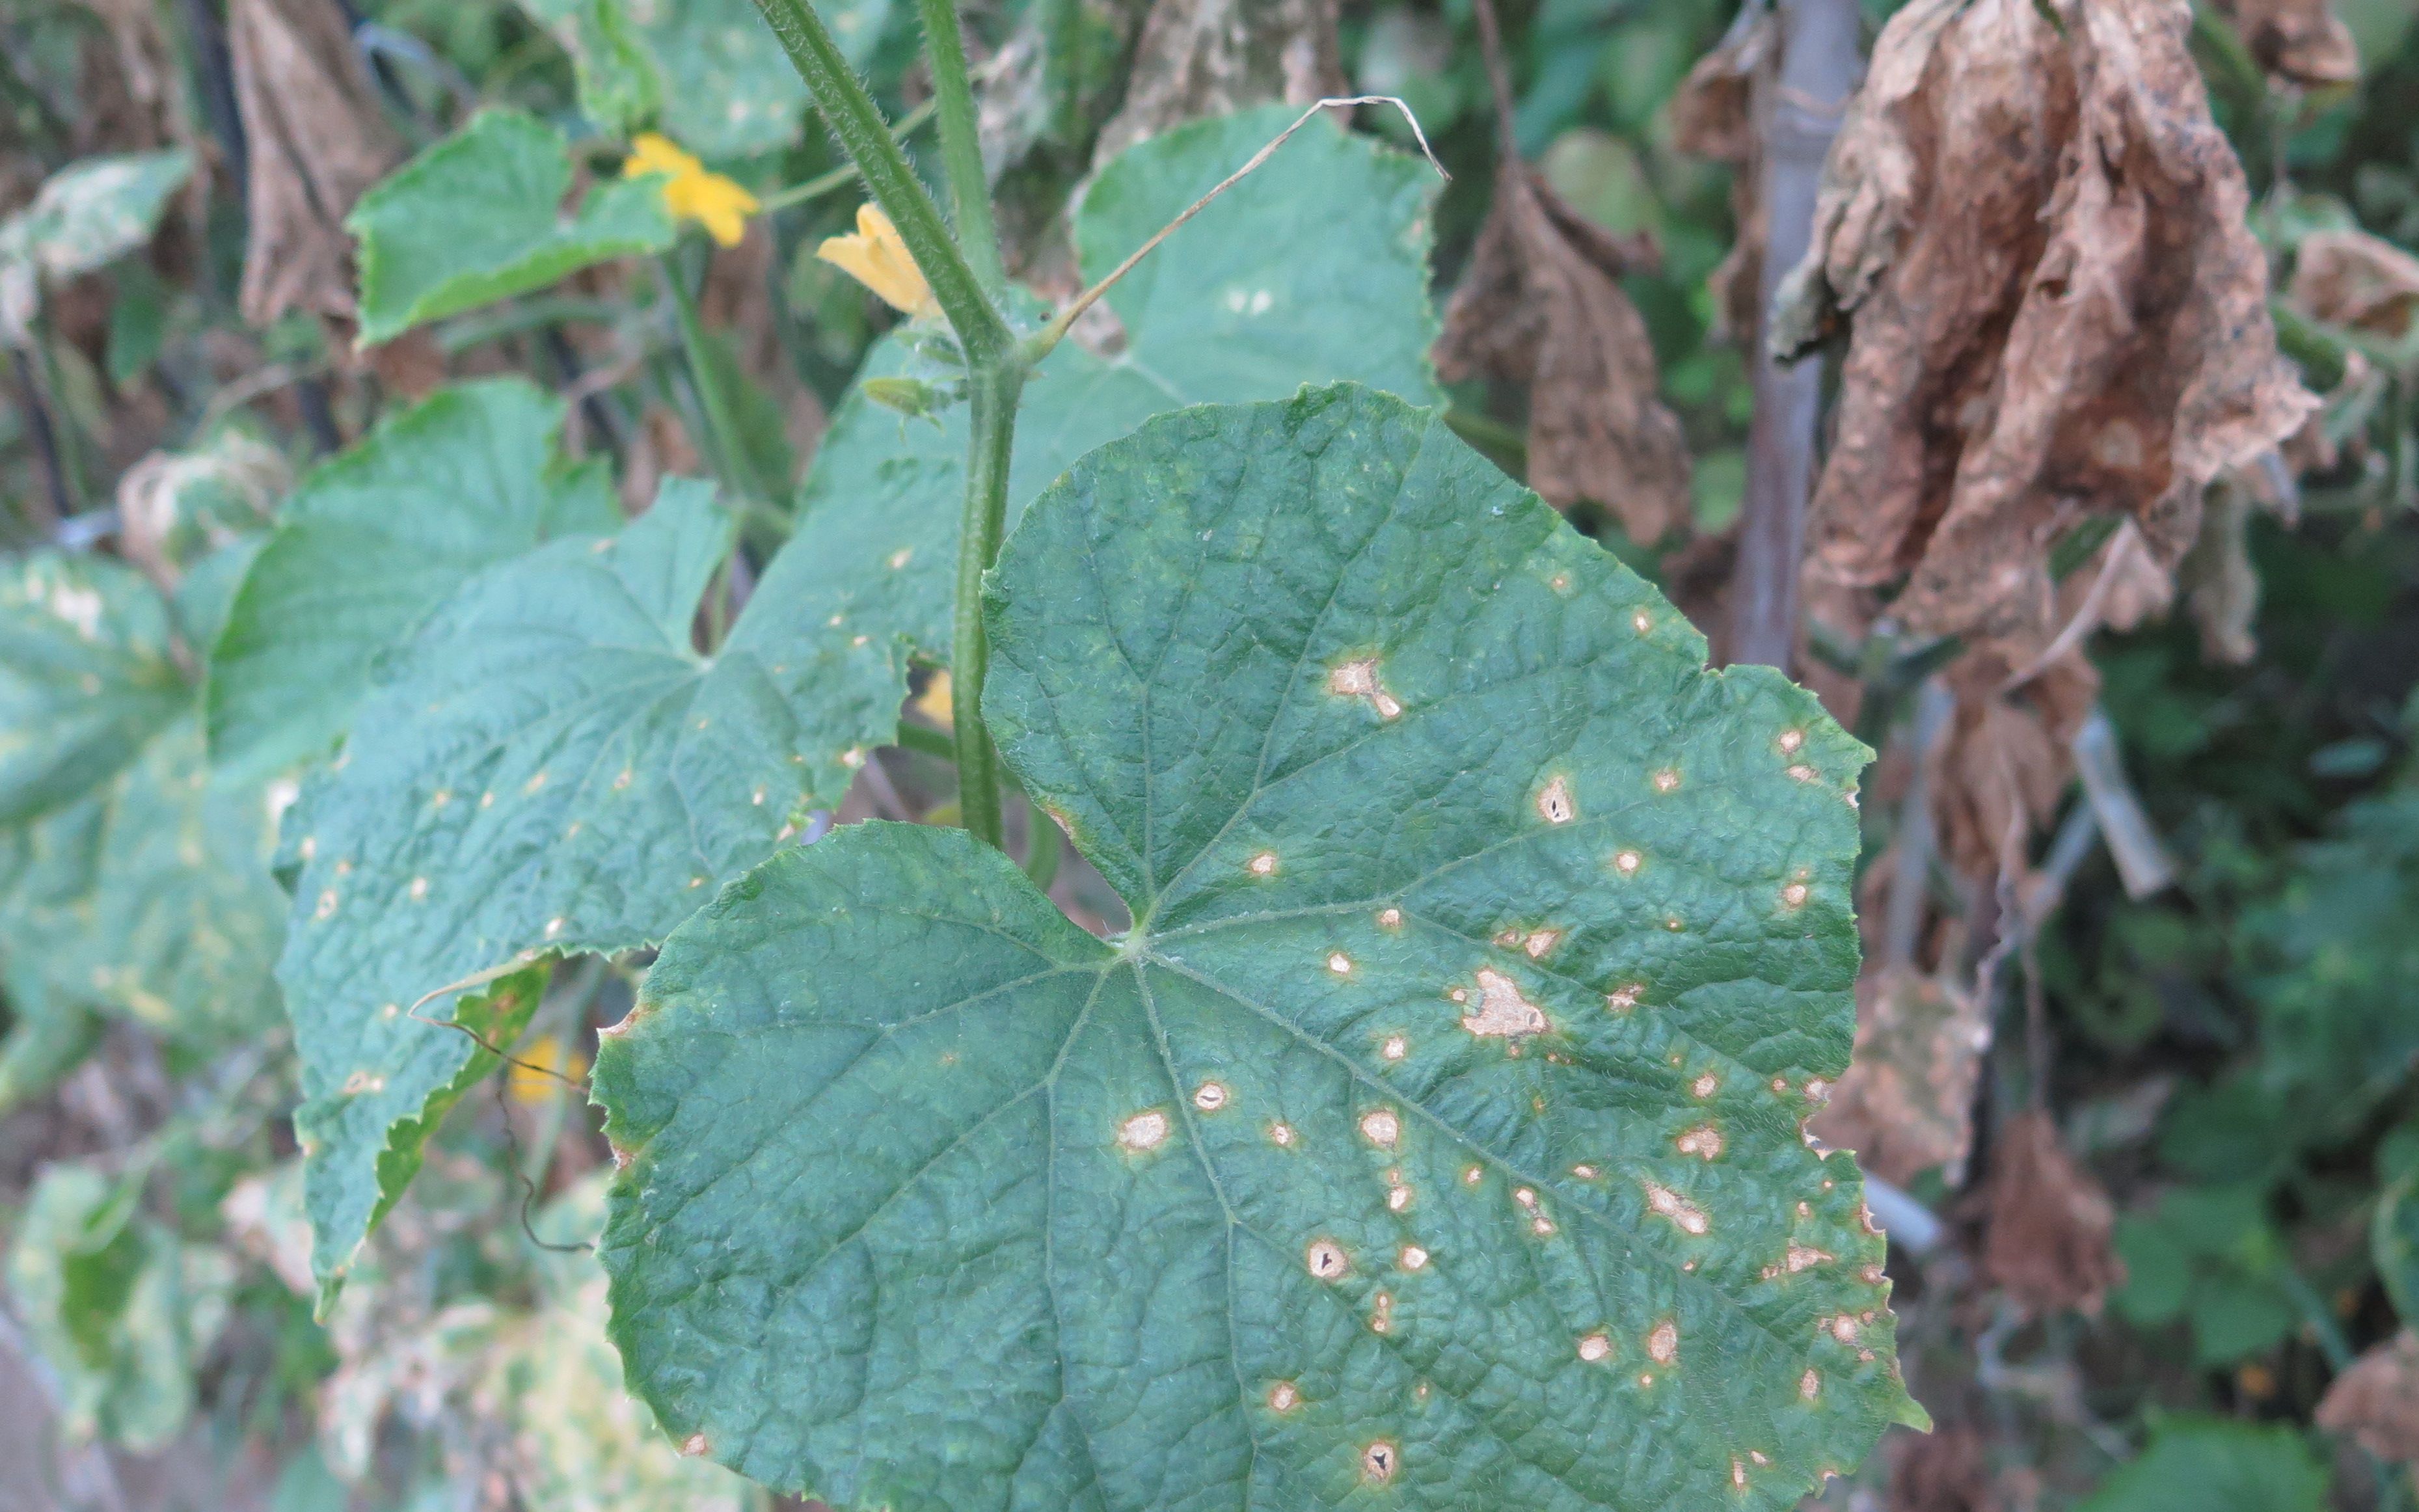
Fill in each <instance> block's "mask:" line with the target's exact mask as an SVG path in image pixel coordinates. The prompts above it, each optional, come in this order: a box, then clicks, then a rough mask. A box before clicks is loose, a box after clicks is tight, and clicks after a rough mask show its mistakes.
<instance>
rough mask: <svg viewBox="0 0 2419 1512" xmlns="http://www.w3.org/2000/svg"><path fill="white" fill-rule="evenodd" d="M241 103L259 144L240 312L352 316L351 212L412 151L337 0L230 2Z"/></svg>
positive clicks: (254, 146)
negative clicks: (399, 135) (390, 117)
mask: <svg viewBox="0 0 2419 1512" xmlns="http://www.w3.org/2000/svg"><path fill="white" fill-rule="evenodd" d="M227 32H228V39H227V41H228V49H229V51H230V53H231V54H233V57H234V65H235V85H236V100H237V104H238V106H239V109H240V110H241V111H242V114H243V131H244V139H245V141H246V142H247V143H248V144H249V145H250V149H251V164H252V169H251V172H252V181H251V189H250V204H249V206H248V207H247V209H248V212H249V217H250V222H251V226H252V240H251V244H250V245H249V246H247V247H246V248H245V249H244V259H243V295H242V305H243V317H244V318H245V319H246V320H249V321H251V322H252V323H254V325H263V326H265V325H268V324H270V322H272V321H274V320H276V319H277V318H278V317H279V316H283V315H285V314H286V313H287V312H288V311H292V310H304V311H308V312H309V313H311V314H313V315H316V316H321V317H323V318H326V319H331V320H349V319H350V318H351V316H352V313H353V271H352V269H353V263H352V240H351V239H350V238H349V237H347V235H346V234H345V229H344V220H345V216H346V215H347V213H348V212H349V211H350V210H351V209H352V208H353V201H355V200H356V199H359V198H360V197H361V195H362V191H363V190H366V189H367V188H369V187H370V185H372V184H374V183H376V182H377V180H378V179H379V178H381V177H384V176H385V174H386V172H387V170H389V169H390V168H392V167H393V166H394V165H395V163H397V162H400V161H401V160H402V157H403V147H402V144H401V143H400V142H399V141H398V140H397V139H396V137H395V135H394V132H393V129H392V128H390V127H389V126H388V124H387V121H386V117H385V116H384V115H383V114H381V113H380V110H379V107H378V101H377V92H376V90H375V88H374V87H373V86H372V85H371V83H370V80H369V76H368V74H367V72H366V71H365V70H364V69H362V64H361V59H360V57H359V56H358V55H357V54H355V53H354V51H353V44H352V35H351V28H350V27H349V26H348V25H347V23H346V21H345V15H344V12H343V11H342V10H341V9H340V8H338V7H337V6H336V4H335V0H233V4H232V6H231V8H230V13H229V15H228V18H227Z"/></svg>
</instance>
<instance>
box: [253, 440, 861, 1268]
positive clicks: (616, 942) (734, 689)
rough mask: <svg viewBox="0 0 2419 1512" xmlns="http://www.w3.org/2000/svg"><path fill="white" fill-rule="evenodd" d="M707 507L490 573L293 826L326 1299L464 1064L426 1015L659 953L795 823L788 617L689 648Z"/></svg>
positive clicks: (421, 650) (434, 624)
mask: <svg viewBox="0 0 2419 1512" xmlns="http://www.w3.org/2000/svg"><path fill="white" fill-rule="evenodd" d="M732 533H733V526H732V520H731V519H730V517H728V516H727V515H726V514H725V513H724V512H723V511H722V510H720V509H719V508H717V507H716V506H715V505H714V503H713V502H712V490H711V489H710V488H709V487H708V486H706V485H703V484H700V483H696V482H693V481H687V480H673V481H671V482H670V483H669V484H667V486H666V487H665V490H664V493H663V495H662V496H661V497H660V498H659V499H658V500H657V501H656V502H655V507H654V508H653V509H651V510H650V511H648V513H647V514H645V515H643V516H641V517H639V519H638V520H636V521H635V522H633V523H632V524H631V525H630V526H629V527H628V528H627V529H625V530H624V532H622V533H621V534H620V535H619V536H616V537H609V538H603V539H591V538H584V537H582V538H574V539H569V540H563V541H557V542H553V543H551V544H549V545H547V546H544V547H541V548H538V549H537V550H535V551H533V552H532V553H530V554H529V555H527V556H525V557H523V558H521V559H519V560H517V561H515V562H511V563H505V564H503V565H501V566H499V567H496V568H494V569H492V570H490V571H488V572H487V573H485V574H484V575H482V576H480V577H479V578H476V579H473V580H472V581H471V582H470V583H469V584H468V585H466V586H465V587H464V588H463V590H462V591H461V592H460V593H459V594H456V595H455V597H454V598H453V599H452V600H450V601H449V602H448V603H447V604H446V606H445V607H444V609H443V610H442V611H441V612H439V613H438V614H436V615H434V616H432V617H431V618H430V619H429V621H428V623H427V624H426V625H424V627H423V628H422V629H421V631H420V633H419V634H418V635H417V636H416V637H414V638H413V640H411V641H409V642H408V644H407V645H405V646H404V647H402V648H401V649H400V650H398V651H397V652H396V653H395V654H394V655H393V657H392V658H391V664H390V666H389V668H388V669H387V673H388V675H387V678H386V682H385V686H383V687H381V688H380V689H379V690H378V691H377V693H375V694H373V695H372V696H371V698H370V699H369V700H368V701H367V702H364V704H363V705H362V710H361V714H360V717H359V718H358V719H357V720H356V721H355V724H354V728H353V732H352V735H351V738H350V740H349V741H348V743H347V747H346V756H345V758H344V759H343V760H342V761H341V762H339V763H338V764H336V765H335V766H334V767H333V768H331V769H330V770H328V771H325V772H322V773H320V774H317V775H316V776H315V777H314V778H313V779H311V780H310V781H309V782H308V783H307V784H306V785H305V789H304V792H303V795H302V798H301V800H300V803H299V804H298V805H297V807H296V809H295V810H294V812H293V814H292V816H291V817H290V818H289V819H288V820H287V821H286V825H285V830H286V837H287V839H286V846H287V855H288V857H289V860H290V861H291V862H292V863H293V864H295V865H297V866H299V868H300V875H299V878H298V880H297V882H296V886H295V901H294V915H293V922H292V925H291V928H290V930H289V933H288V937H287V946H286V950H285V958H284V959H283V961H281V962H280V964H279V967H278V978H279V980H280V981H281V983H282V984H283V985H284V987H285V995H286V1002H287V1006H288V1011H289V1012H290V1013H291V1015H292V1017H293V1019H294V1023H295V1033H296V1041H297V1045H298V1048H299V1049H300V1053H301V1057H302V1066H303V1072H302V1083H303V1093H304V1097H305V1099H306V1101H305V1105H304V1107H303V1110H302V1113H301V1114H300V1119H299V1122H300V1124H301V1126H302V1127H303V1128H304V1130H305V1131H306V1134H307V1136H308V1138H309V1140H310V1141H311V1150H310V1153H311V1161H310V1165H309V1179H310V1193H311V1209H312V1218H313V1222H314V1225H315V1226H316V1238H317V1243H316V1257H315V1260H316V1265H317V1267H318V1269H319V1273H320V1275H321V1278H322V1280H323V1282H327V1283H330V1284H332V1283H333V1282H334V1281H335V1280H336V1279H337V1278H339V1277H340V1276H341V1275H342V1274H343V1272H344V1269H345V1267H346V1265H347V1263H348V1261H349V1259H350V1257H351V1256H352V1254H353V1252H354V1250H355V1248H356V1247H357V1246H358V1245H359V1243H360V1242H361V1240H362V1236H363V1235H364V1234H365V1233H366V1232H367V1231H368V1229H369V1227H370V1226H371V1225H372V1224H374V1223H375V1222H376V1221H377V1217H378V1215H379V1214H380V1213H381V1212H382V1211H384V1210H385V1207H386V1205H387V1204H389V1203H390V1202H392V1200H393V1196H394V1195H395V1193H396V1192H397V1191H399V1190H400V1187H401V1185H402V1182H403V1181H404V1180H408V1178H409V1175H410V1172H411V1170H412V1169H413V1168H414V1167H415V1166H416V1165H417V1159H418V1148H419V1141H420V1140H421V1139H422V1138H424V1135H425V1133H426V1130H427V1129H428V1128H430V1127H433V1126H434V1122H435V1118H436V1116H437V1113H438V1112H440V1111H441V1108H439V1107H438V1106H437V1105H436V1104H435V1103H432V1102H431V1100H432V1099H433V1098H437V1097H438V1096H439V1094H440V1091H441V1089H443V1088H457V1089H458V1088H459V1087H461V1086H464V1085H467V1083H465V1082H463V1081H461V1080H460V1078H462V1077H463V1076H465V1075H469V1074H471V1072H469V1071H466V1068H469V1067H471V1066H472V1065H473V1056H474V1048H473V1046H472V1045H471V1044H470V1041H468V1040H467V1039H466V1038H464V1037H463V1036H462V1035H460V1034H458V1033H456V1032H454V1031H451V1030H447V1029H444V1028H440V1027H437V1026H432V1025H427V1024H422V1023H416V1022H414V1021H413V1020H412V1019H411V1018H410V1017H408V1016H407V1014H406V1012H405V1011H406V1010H408V1008H409V1007H410V1006H411V1005H412V1003H414V1002H415V1001H416V1000H418V999H419V998H421V997H422V996H423V995H426V994H429V993H432V992H436V991H437V990H439V989H440V988H443V987H445V986H447V985H448V984H449V983H454V982H458V981H461V980H465V979H468V978H470V977H473V976H477V975H479V974H480V973H483V972H489V971H492V970H493V969H495V968H496V967H498V966H501V965H503V964H508V963H511V962H513V961H516V960H519V959H522V958H523V957H524V956H530V957H534V956H535V955H536V954H538V953H542V952H552V951H566V952H567V951H579V950H596V951H613V950H622V949H631V948H633V947H637V946H640V945H648V944H653V943H654V942H655V941H657V940H660V939H662V938H663V936H664V935H665V934H666V933H669V932H670V930H671V928H672V926H673V925H675V924H677V923H679V922H680V921H681V920H682V919H683V918H686V917H687V916H688V915H689V914H690V913H691V912H692V911H694V910H695V909H696V908H697V907H698V906H699V905H700V904H701V903H703V902H705V900H706V899H708V898H710V897H712V896H713V887H714V886H715V885H716V884H718V883H719V882H721V881H723V880H725V879H727V878H729V877H732V876H733V875H736V874H737V873H738V872H742V871H745V870H746V869H747V868H748V867H750V866H753V865H754V864H756V863H757V862H758V861H761V860H763V858H764V857H765V856H767V855H769V854H771V852H772V850H773V848H774V847H775V846H776V845H778V844H779V843H780V842H781V841H783V840H784V839H786V838H787V837H788V835H789V834H791V833H792V832H793V822H794V821H795V820H796V819H797V818H798V817H800V815H801V812H802V809H803V806H804V803H805V797H804V794H805V793H806V791H807V788H806V784H807V783H808V782H809V779H810V772H809V764H807V762H806V759H805V758H804V757H803V756H801V755H798V754H797V749H798V745H797V722H796V716H795V713H794V707H795V702H796V701H795V692H794V689H795V687H796V684H797V682H798V680H799V679H800V678H801V677H804V676H808V675H810V674H812V673H814V671H816V669H815V667H814V666H813V664H812V661H811V658H806V659H802V661H801V663H800V664H799V665H796V666H793V665H792V664H790V663H789V662H787V661H783V660H780V659H779V656H780V653H779V650H778V648H779V646H780V645H781V644H782V643H783V641H784V640H785V639H793V638H788V637H784V636H782V635H781V634H779V633H778V625H779V624H780V623H781V622H780V621H779V620H778V618H777V610H778V605H776V606H774V608H773V609H767V610H766V611H765V612H764V613H763V614H762V615H757V614H753V613H752V612H751V615H749V616H744V617H743V620H742V624H741V625H740V626H739V628H738V630H737V631H736V632H734V634H733V635H732V639H731V640H730V641H729V642H728V643H727V644H726V645H725V646H724V647H723V649H722V651H721V652H720V654H719V655H717V656H715V657H714V658H712V659H711V660H709V659H707V658H705V657H702V656H699V655H698V654H697V653H696V652H695V651H694V650H693V649H692V648H691V644H690V636H689V627H690V624H691V621H692V618H693V616H694V613H695V611H696V608H697V604H698V600H699V597H700V595H701V593H702V592H703V590H704V588H705V585H706V582H707V579H709V578H710V577H711V576H712V575H713V573H714V572H715V570H716V567H717V566H719V564H720V563H722V561H723V560H724V558H725V556H726V555H727V554H728V551H729V548H730V546H731V542H732ZM759 600H760V602H764V600H763V595H761V594H760V595H759ZM857 654H858V655H867V654H868V653H865V652H859V653H857ZM842 770H844V768H842ZM837 797H838V792H837V790H835V791H834V792H832V793H831V794H830V795H829V797H828V798H827V800H826V801H836V800H837ZM422 1012H423V1014H424V1015H425V1016H429V1017H439V1018H441V1017H442V1016H443V1001H442V999H439V1001H438V1002H436V1003H432V1004H431V1005H429V1006H428V1007H426V1008H424V1009H423V1010H422ZM403 1149H408V1151H409V1153H410V1159H409V1161H408V1162H398V1161H396V1160H395V1159H393V1158H392V1154H391V1152H393V1151H396V1150H403Z"/></svg>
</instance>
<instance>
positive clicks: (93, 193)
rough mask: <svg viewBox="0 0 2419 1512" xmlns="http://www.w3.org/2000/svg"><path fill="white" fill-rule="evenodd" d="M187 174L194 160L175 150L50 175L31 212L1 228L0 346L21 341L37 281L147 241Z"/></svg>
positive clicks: (96, 161)
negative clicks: (170, 198)
mask: <svg viewBox="0 0 2419 1512" xmlns="http://www.w3.org/2000/svg"><path fill="white" fill-rule="evenodd" d="M190 177H193V154H192V153H190V152H187V151H186V150H185V149H184V148H182V147H173V148H170V149H169V150H167V151H165V152H130V153H125V154H121V155H117V156H112V157H100V158H85V159H84V160H83V161H81V162H73V163H70V164H69V165H68V166H67V167H65V168H63V169H61V170H59V171H58V172H57V173H55V174H53V175H52V176H51V177H50V178H49V179H48V180H46V181H45V182H44V183H43V185H42V187H41V190H40V191H39V193H36V194H35V196H34V202H33V203H32V204H31V205H28V206H27V207H25V208H23V209H22V210H20V211H18V212H17V213H16V214H14V215H12V216H10V217H8V220H6V221H0V340H6V341H7V342H8V343H10V344H12V345H15V344H22V343H23V341H24V340H25V339H26V336H27V333H28V332H29V330H30V329H31V326H32V323H33V317H34V312H35V310H36V309H37V308H39V305H40V302H41V283H42V280H44V279H47V278H67V277H71V276H73V275H74V274H77V273H84V272H90V271H91V270H94V269H96V268H100V267H102V266H103V265H105V264H107V263H109V262H112V261H114V260H115V259H116V258H118V257H121V256H123V255H126V254H127V253H130V252H131V251H133V250H134V249H135V248H137V247H139V246H141V245H143V243H145V242H146V241H148V240H150V239H151V233H152V231H153V229H155V228H156V227H157V226H158V225H159V224H160V215H161V212H162V211H163V210H165V209H166V208H167V207H168V197H169V196H170V195H171V194H174V193H176V192H177V190H178V189H179V188H181V187H183V185H184V182H185V180H186V179H187V178H190Z"/></svg>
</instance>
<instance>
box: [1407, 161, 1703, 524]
mask: <svg viewBox="0 0 2419 1512" xmlns="http://www.w3.org/2000/svg"><path fill="white" fill-rule="evenodd" d="M1657 261H1659V258H1658V256H1657V254H1656V249H1655V247H1654V244H1653V242H1652V241H1650V240H1648V239H1646V238H1644V237H1618V236H1615V235H1613V234H1612V233H1611V232H1610V231H1607V230H1605V229H1604V228H1603V227H1602V226H1599V225H1597V224H1595V222H1593V221H1590V220H1589V219H1588V218H1587V217H1585V216H1583V215H1581V214H1580V213H1579V211H1577V210H1575V209H1573V208H1571V207H1570V205H1569V204H1568V203H1566V202H1565V201H1564V199H1563V197H1562V196H1561V195H1559V194H1557V193H1554V191H1553V190H1552V189H1551V188H1549V187H1548V185H1547V184H1546V182H1545V180H1544V179H1543V178H1542V177H1539V175H1538V174H1537V173H1536V172H1535V171H1533V169H1531V168H1529V167H1528V166H1527V165H1526V164H1522V163H1507V164H1506V165H1505V166H1504V167H1502V169H1501V170H1499V171H1498V172H1497V174H1496V176H1495V204H1494V207H1493V208H1492V209H1491V210H1489V211H1488V213H1487V224H1486V225H1485V227H1483V228H1482V229H1481V230H1480V232H1479V234H1478V248H1477V251H1476V252H1475V253H1474V254H1473V255H1472V256H1471V267H1470V271H1469V273H1468V274H1467V275H1466V276H1465V277H1464V278H1463V279H1462V283H1461V287H1460V288H1459V289H1458V290H1456V292H1455V294H1454V297H1453V302H1452V304H1451V305H1449V306H1448V307H1447V308H1446V310H1445V323H1444V334H1443V335H1442V336H1441V337H1440V338H1439V339H1438V341H1437V346H1436V364H1437V371H1438V373H1440V374H1441V376H1443V377H1444V378H1446V379H1447V380H1448V381H1454V380H1459V379H1462V378H1476V377H1480V376H1486V377H1490V378H1501V379H1503V380H1505V381H1507V382H1513V383H1524V384H1527V385H1528V386H1529V486H1531V487H1532V488H1534V489H1536V490H1537V492H1538V493H1539V494H1540V495H1542V496H1544V498H1545V499H1546V501H1548V503H1551V504H1554V505H1556V506H1558V507H1563V508H1567V507H1569V506H1570V505H1571V504H1574V503H1576V502H1578V501H1580V500H1582V499H1592V500H1595V501H1597V502H1599V503H1602V504H1605V505H1607V506H1608V507H1610V509H1611V510H1612V511H1613V513H1614V514H1616V515H1617V516H1619V517H1620V518H1621V523H1622V527H1623V529H1625V530H1626V531H1627V532H1629V538H1630V539H1631V540H1633V541H1637V542H1639V543H1640V544H1641V545H1652V544H1654V543H1655V542H1656V541H1658V540H1661V539H1662V538H1663V537H1664V536H1666V535H1668V534H1671V533H1672V532H1674V531H1675V530H1678V529H1680V528H1681V527H1683V526H1685V525H1686V524H1687V522H1688V519H1689V499H1688V445H1687V437H1685V436H1684V435H1682V433H1681V430H1680V422H1679V420H1678V418H1677V417H1676V416H1674V415H1673V414H1672V411H1671V410H1670V409H1666V408H1664V405H1663V403H1662V401H1661V400H1660V399H1658V398H1657V397H1656V371H1655V351H1654V347H1653V346H1652V344H1651V343H1650V342H1649V341H1648V340H1647V335H1646V322H1645V321H1644V320H1643V319H1642V318H1641V316H1639V313H1638V307H1637V306H1636V305H1634V304H1632V303H1630V302H1629V296H1628V295H1626V294H1625V293H1623V292H1622V289H1621V284H1620V279H1621V275H1622V274H1624V273H1626V272H1628V271H1630V270H1633V269H1641V268H1652V267H1654V266H1655V265H1656V262H1657Z"/></svg>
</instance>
